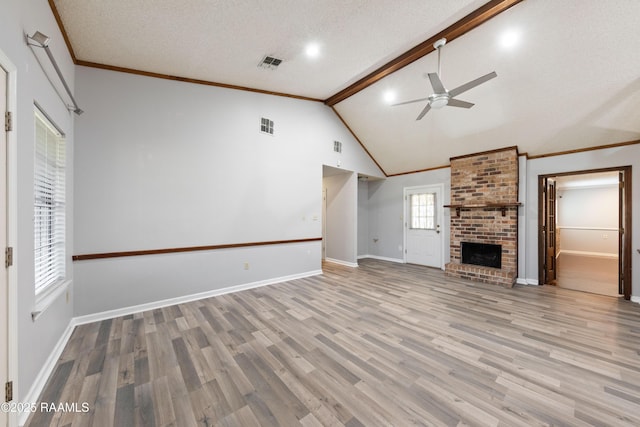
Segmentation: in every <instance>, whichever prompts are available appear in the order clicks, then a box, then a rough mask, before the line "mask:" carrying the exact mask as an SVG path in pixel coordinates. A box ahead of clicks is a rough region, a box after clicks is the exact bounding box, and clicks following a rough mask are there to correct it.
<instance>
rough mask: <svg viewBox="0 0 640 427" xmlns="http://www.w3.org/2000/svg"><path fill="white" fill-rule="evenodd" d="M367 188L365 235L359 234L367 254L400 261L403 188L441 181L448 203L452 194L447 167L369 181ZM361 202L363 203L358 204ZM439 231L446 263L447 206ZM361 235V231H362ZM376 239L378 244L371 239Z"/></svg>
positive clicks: (402, 233) (401, 255) (447, 244)
mask: <svg viewBox="0 0 640 427" xmlns="http://www.w3.org/2000/svg"><path fill="white" fill-rule="evenodd" d="M367 184H368V191H367V200H368V203H367V209H368V212H369V218H368V222H369V230H368V233H367V234H368V235H367V236H366V237H365V236H360V237H359V241H362V240H366V241H367V242H368V245H367V254H368V255H371V256H375V257H379V258H385V259H389V260H396V261H401V260H403V259H404V255H403V250H404V229H403V219H404V200H403V196H404V193H403V189H404V188H405V187H415V186H419V185H431V184H444V195H443V198H444V200H443V201H441V203H442V204H445V205H446V204H448V203H449V201H450V197H451V170H450V168H442V169H436V170H432V171H428V172H420V173H415V174H410V175H399V176H393V177H390V178H387V179H386V180H379V181H369V182H368V183H367ZM360 204H361V205H363V204H364V203H362V202H361V203H360ZM444 216H445V217H444V218H443V220H442V225H443V229H442V234H443V237H444V239H445V241H444V245H445V253H443V254H442V256H443V259H444V262H445V263H447V262H449V249H448V248H449V240H450V238H449V222H450V212H449V209H447V208H445V209H444ZM361 233H362V234H364V231H361ZM374 239H377V243H376V242H374Z"/></svg>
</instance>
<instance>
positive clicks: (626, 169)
mask: <svg viewBox="0 0 640 427" xmlns="http://www.w3.org/2000/svg"><path fill="white" fill-rule="evenodd" d="M598 172H623V173H624V187H623V188H622V194H623V195H624V212H623V211H622V209H623V207H622V206H618V216H619V217H621V216H623V217H624V225H623V229H624V233H622V241H619V242H618V250H619V251H620V244H621V243H622V246H623V248H624V250H623V251H622V254H621V255H622V258H621V262H622V267H619V268H618V277H619V278H623V289H622V295H623V296H624V299H626V300H630V299H631V290H632V289H633V288H632V283H631V280H632V277H631V261H632V259H631V234H632V233H631V223H632V221H631V220H632V215H631V207H632V192H631V182H632V179H631V177H632V175H631V172H632V171H631V166H618V167H611V168H601V169H589V170H580V171H572V172H559V173H552V174H545V175H538V283H539V284H540V285H544V284H545V264H544V259H545V255H546V254H545V250H546V238H547V235H546V232H545V231H543V230H542V224H544V221H543V219H544V218H543V215H544V211H545V210H544V205H543V204H544V203H546V201H545V199H544V191H543V187H544V184H545V182H546V180H547V178H555V177H559V176H568V175H582V174H588V173H598ZM618 233H620V230H619V231H618ZM619 280H620V279H619Z"/></svg>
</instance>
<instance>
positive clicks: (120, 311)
mask: <svg viewBox="0 0 640 427" xmlns="http://www.w3.org/2000/svg"><path fill="white" fill-rule="evenodd" d="M319 274H322V270H312V271H307V272H305V273H300V274H292V275H289V276H282V277H276V278H273V279H267V280H260V281H258V282H251V283H244V284H241V285H234V286H228V287H225V288H221V289H213V290H210V291H206V292H200V293H197V294H190V295H183V296H179V297H175V298H168V299H164V300H159V301H153V302H148V303H144V304H138V305H132V306H129V307H123V308H116V309H114V310H107V311H102V312H99V313H93V314H86V315H84V316H77V317H74V318H73V320H74V321H75V324H76V325H84V324H85V323H92V322H97V321H100V320H106V319H113V318H114V317H120V316H127V315H129V314H134V313H140V312H142V311H148V310H154V309H156V308H162V307H168V306H170V305H176V304H182V303H185V302H191V301H197V300H200V299H204V298H210V297H217V296H220V295H225V294H230V293H233V292H240V291H245V290H248V289H254V288H259V287H262V286H267V285H273V284H276V283H282V282H287V281H290V280H296V279H302V278H305V277H310V276H317V275H319Z"/></svg>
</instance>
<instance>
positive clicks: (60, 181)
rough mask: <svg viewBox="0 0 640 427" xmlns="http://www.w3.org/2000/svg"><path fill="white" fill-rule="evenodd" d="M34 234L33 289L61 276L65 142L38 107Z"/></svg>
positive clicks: (38, 289)
mask: <svg viewBox="0 0 640 427" xmlns="http://www.w3.org/2000/svg"><path fill="white" fill-rule="evenodd" d="M35 118H36V120H35V140H36V147H35V167H34V171H35V172H34V174H35V176H34V190H35V191H34V196H35V199H34V235H35V245H34V248H35V292H36V294H38V293H40V292H42V291H43V290H45V289H46V288H47V287H48V286H50V285H52V284H54V283H56V282H58V281H60V280H64V278H65V276H66V263H65V216H66V215H65V166H66V165H65V159H66V153H65V143H64V139H63V136H62V135H61V133H60V132H58V131H57V129H56V128H55V127H54V126H53V125H52V124H51V122H49V120H47V118H46V117H45V116H44V114H42V113H41V112H40V111H38V110H37V109H36V113H35Z"/></svg>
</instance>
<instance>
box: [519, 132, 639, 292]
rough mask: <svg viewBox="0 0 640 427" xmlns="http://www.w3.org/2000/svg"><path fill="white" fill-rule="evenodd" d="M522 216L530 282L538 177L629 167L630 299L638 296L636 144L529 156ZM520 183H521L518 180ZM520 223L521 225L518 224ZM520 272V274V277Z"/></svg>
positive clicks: (535, 256)
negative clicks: (630, 175)
mask: <svg viewBox="0 0 640 427" xmlns="http://www.w3.org/2000/svg"><path fill="white" fill-rule="evenodd" d="M527 163H528V164H527V182H526V186H527V199H526V201H525V206H524V208H525V210H526V219H525V224H524V227H526V255H525V256H526V264H525V268H526V271H524V272H521V273H520V276H521V277H526V278H527V280H529V281H531V282H532V283H537V282H538V189H537V186H538V176H539V175H550V174H554V173H563V172H573V171H585V170H593V169H600V168H609V167H620V166H632V168H633V170H632V181H631V185H632V198H633V203H632V206H631V207H632V211H633V215H632V235H631V247H632V254H631V259H632V286H633V290H632V298H634V299H638V298H640V255H639V254H638V252H637V251H636V249H638V248H640V223H638V221H636V219H637V218H640V216H639V213H640V144H634V145H628V146H622V147H616V148H607V149H602V150H594V151H586V152H582V153H575V154H567V155H562V156H553V157H543V158H539V159H531V160H529V161H528V162H527ZM521 185H522V183H521ZM521 226H522V224H521ZM523 274H524V276H523Z"/></svg>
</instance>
